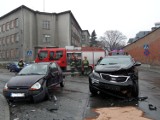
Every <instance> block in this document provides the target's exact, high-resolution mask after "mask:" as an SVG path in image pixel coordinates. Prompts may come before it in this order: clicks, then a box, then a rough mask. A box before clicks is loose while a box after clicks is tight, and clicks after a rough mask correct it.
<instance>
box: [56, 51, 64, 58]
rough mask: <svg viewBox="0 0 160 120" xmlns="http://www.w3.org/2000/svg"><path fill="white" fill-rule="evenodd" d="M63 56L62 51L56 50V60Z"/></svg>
mask: <svg viewBox="0 0 160 120" xmlns="http://www.w3.org/2000/svg"><path fill="white" fill-rule="evenodd" d="M62 56H63V51H56V58H55V59H56V60H59V59H60V58H61V57H62Z"/></svg>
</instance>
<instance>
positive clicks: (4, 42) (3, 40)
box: [2, 37, 6, 45]
mask: <svg viewBox="0 0 160 120" xmlns="http://www.w3.org/2000/svg"><path fill="white" fill-rule="evenodd" d="M2 44H3V45H5V44H6V40H5V38H4V37H3V38H2Z"/></svg>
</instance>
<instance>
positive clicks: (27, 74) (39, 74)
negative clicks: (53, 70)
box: [27, 73, 41, 75]
mask: <svg viewBox="0 0 160 120" xmlns="http://www.w3.org/2000/svg"><path fill="white" fill-rule="evenodd" d="M27 75H41V74H39V73H28V74H27Z"/></svg>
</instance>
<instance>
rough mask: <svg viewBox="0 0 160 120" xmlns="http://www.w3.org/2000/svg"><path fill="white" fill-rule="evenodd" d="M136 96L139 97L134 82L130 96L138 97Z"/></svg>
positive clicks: (136, 82) (136, 84) (136, 83)
mask: <svg viewBox="0 0 160 120" xmlns="http://www.w3.org/2000/svg"><path fill="white" fill-rule="evenodd" d="M138 95H139V87H138V81H135V82H134V83H133V90H132V96H133V97H138Z"/></svg>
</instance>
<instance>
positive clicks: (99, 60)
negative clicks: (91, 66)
mask: <svg viewBox="0 0 160 120" xmlns="http://www.w3.org/2000/svg"><path fill="white" fill-rule="evenodd" d="M102 59H103V57H102V56H101V57H100V58H99V59H98V61H97V64H99V63H100V62H101V60H102Z"/></svg>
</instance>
